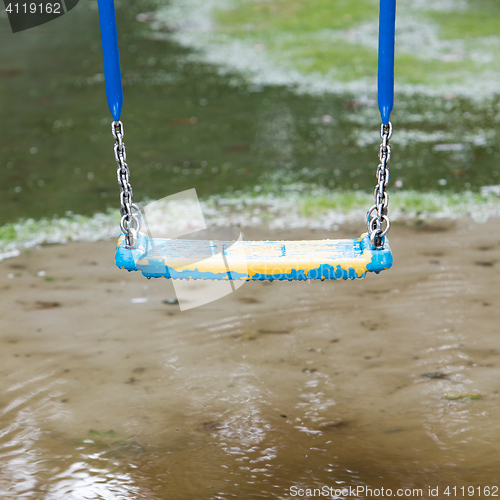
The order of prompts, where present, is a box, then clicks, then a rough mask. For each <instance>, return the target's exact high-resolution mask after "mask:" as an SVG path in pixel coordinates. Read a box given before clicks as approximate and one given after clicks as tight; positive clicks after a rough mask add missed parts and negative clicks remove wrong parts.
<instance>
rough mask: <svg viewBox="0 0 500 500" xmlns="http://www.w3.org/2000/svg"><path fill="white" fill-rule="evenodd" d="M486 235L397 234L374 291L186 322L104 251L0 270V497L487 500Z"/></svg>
mask: <svg viewBox="0 0 500 500" xmlns="http://www.w3.org/2000/svg"><path fill="white" fill-rule="evenodd" d="M360 229H361V228H359V227H352V228H344V229H341V230H340V232H338V233H335V235H336V236H342V237H344V236H352V235H353V234H356V232H358V233H359V230H360ZM498 229H499V227H498V221H491V222H489V223H487V224H485V225H479V226H477V225H473V224H472V223H471V222H470V221H467V220H463V221H460V222H459V223H457V224H453V223H446V222H442V223H440V224H439V225H430V226H429V225H427V226H424V227H422V228H420V229H417V228H404V227H402V226H399V227H395V228H393V234H392V240H391V241H392V247H393V251H394V254H395V257H396V261H395V266H394V268H393V269H392V270H390V271H386V272H384V273H383V274H381V275H380V276H378V277H376V276H369V277H367V278H365V279H364V280H359V281H354V282H324V283H311V284H307V283H273V284H269V283H263V284H259V283H250V284H246V285H244V286H243V287H241V288H240V289H239V290H237V292H236V293H233V294H232V295H230V296H228V297H226V298H225V299H222V300H219V301H217V302H214V303H211V304H208V305H206V306H203V307H200V308H196V309H193V310H190V311H188V312H183V313H181V312H180V311H179V309H178V306H177V305H176V304H175V301H174V300H172V299H173V298H174V297H175V295H174V293H173V289H172V285H171V283H169V282H166V281H165V280H150V281H146V280H145V279H144V278H142V277H141V276H139V275H137V274H135V273H131V274H128V273H124V272H123V271H120V270H118V269H115V268H113V267H112V266H111V261H112V254H113V246H114V244H113V242H99V243H73V244H70V245H66V246H51V247H45V248H41V249H33V250H32V251H31V252H30V253H24V254H23V255H22V256H21V257H19V258H16V259H10V260H8V261H5V262H3V263H1V264H0V266H1V270H0V295H1V304H2V309H1V316H0V323H1V336H0V342H1V349H0V381H1V382H0V387H1V390H0V404H1V407H2V410H1V413H0V429H1V434H0V466H1V470H2V473H1V475H0V496H1V497H2V498H3V499H5V500H14V499H15V500H24V499H36V500H60V499H62V498H64V499H65V500H77V499H78V500H80V499H94V500H98V499H103V500H104V499H106V500H107V499H127V500H128V499H132V498H133V499H147V500H157V499H158V500H159V499H172V500H177V499H186V500H187V499H193V498H196V499H230V498H248V499H254V498H255V499H257V498H290V496H289V495H290V494H291V490H290V488H291V487H293V486H296V487H303V488H313V487H316V488H320V487H322V486H327V487H332V488H340V487H344V486H347V487H349V486H352V487H355V486H360V487H361V486H363V487H365V488H366V487H371V488H381V487H384V488H386V489H387V488H391V489H392V490H393V491H394V493H393V494H394V496H396V489H397V488H411V489H413V488H422V489H423V492H422V494H418V493H415V494H414V493H412V495H413V497H420V498H431V497H430V496H429V494H428V487H429V486H431V487H433V488H435V487H439V495H438V498H443V499H444V498H453V495H452V496H447V495H446V494H445V493H444V492H445V488H446V487H447V486H450V487H454V486H455V487H457V488H461V487H462V486H464V487H469V486H474V487H475V488H477V487H481V488H482V489H481V492H482V494H481V496H485V495H483V493H484V487H485V486H499V484H498V470H499V467H500V463H499V442H500V441H499V439H498V436H499V432H500V429H499V426H498V422H499V419H498V416H499V412H500V406H499V400H498V391H499V389H500V388H499V385H498V369H499V359H500V358H499V356H500V353H499V350H498V339H497V337H498V335H497V334H498V328H497V325H498V307H497V300H498V277H497V274H496V266H497V263H498V261H499V255H500V253H499V252H500V246H499V241H498V237H497V236H495V235H498ZM329 235H330V234H329V233H325V232H320V231H316V232H310V233H309V232H307V233H301V234H297V233H293V232H286V233H282V234H280V235H279V236H280V237H284V238H294V237H295V238H296V237H308V238H314V237H316V238H317V237H324V236H329ZM247 236H248V237H249V238H250V237H261V236H262V234H261V233H259V232H258V231H254V232H253V233H252V234H248V235H247ZM203 286H204V285H203V284H201V285H200V283H199V282H196V283H193V293H201V289H202V288H203ZM200 287H201V288H200ZM284 297H286V298H284ZM492 491H493V490H492ZM474 496H475V497H478V495H477V492H476V493H475V494H474ZM367 497H368V496H367V495H365V494H359V495H355V496H354V498H367ZM464 497H467V495H461V494H460V490H459V493H458V495H457V496H456V498H464ZM326 498H334V497H331V496H330V497H328V496H327V497H326ZM335 498H338V497H335ZM340 498H347V497H346V496H345V495H341V496H340ZM351 498H352V496H351Z"/></svg>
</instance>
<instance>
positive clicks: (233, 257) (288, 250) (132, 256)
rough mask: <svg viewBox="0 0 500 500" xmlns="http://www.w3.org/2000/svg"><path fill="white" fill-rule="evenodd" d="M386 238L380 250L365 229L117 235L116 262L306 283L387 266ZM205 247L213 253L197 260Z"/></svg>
mask: <svg viewBox="0 0 500 500" xmlns="http://www.w3.org/2000/svg"><path fill="white" fill-rule="evenodd" d="M384 238H385V241H384V246H383V248H382V249H376V250H375V249H372V248H371V245H370V239H369V237H368V235H367V234H366V233H365V234H363V235H361V237H359V238H353V239H345V240H316V241H236V242H235V243H233V244H232V245H226V244H225V243H223V242H218V241H199V240H175V239H161V238H148V237H147V236H145V235H143V234H140V235H139V238H138V242H137V245H136V246H135V247H134V248H127V247H126V241H125V235H124V234H122V235H120V238H119V239H118V244H117V250H116V256H115V258H116V265H117V266H118V267H119V268H121V269H126V270H127V271H141V272H142V274H143V275H144V276H145V277H146V278H161V277H163V278H173V279H203V280H245V281H274V280H279V281H284V280H288V281H306V280H309V279H312V280H321V281H323V280H336V279H344V280H347V279H351V280H353V279H356V278H363V277H364V276H365V275H366V273H367V272H374V273H376V274H378V273H380V271H383V270H385V269H389V268H390V267H391V266H392V254H391V249H390V246H389V242H388V240H387V239H386V237H384ZM207 249H209V251H210V252H211V253H212V256H211V257H210V256H209V257H208V258H205V259H203V260H200V256H201V255H203V254H204V253H205V255H206V254H207Z"/></svg>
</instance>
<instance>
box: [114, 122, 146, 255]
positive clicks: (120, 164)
mask: <svg viewBox="0 0 500 500" xmlns="http://www.w3.org/2000/svg"><path fill="white" fill-rule="evenodd" d="M111 132H112V134H113V138H114V139H115V141H116V142H115V146H114V151H115V159H116V167H117V170H116V173H117V177H118V184H119V185H120V204H121V208H120V213H121V219H120V228H121V230H122V232H123V234H124V235H125V241H126V244H127V248H132V247H134V246H135V245H136V244H137V239H138V236H139V229H140V227H141V217H140V214H141V212H140V210H139V207H138V206H137V205H136V204H135V203H133V202H132V186H131V185H130V171H129V169H128V165H127V150H126V149H125V143H124V142H123V136H124V135H125V132H124V127H123V123H122V122H121V121H113V122H112V124H111ZM134 212H135V213H134Z"/></svg>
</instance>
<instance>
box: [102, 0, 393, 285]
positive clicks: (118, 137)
mask: <svg viewBox="0 0 500 500" xmlns="http://www.w3.org/2000/svg"><path fill="white" fill-rule="evenodd" d="M98 5H99V20H100V26H101V38H102V48H103V58H104V75H105V84H106V96H107V101H108V105H109V109H110V111H111V114H112V116H113V122H112V126H111V129H112V133H113V138H114V139H115V146H114V152H115V159H116V162H117V174H118V183H119V184H120V188H121V194H120V201H121V216H122V217H121V220H120V228H121V231H122V234H121V235H120V237H119V239H118V244H117V250H116V256H115V260H116V265H117V266H118V267H119V268H121V269H126V270H128V271H141V272H142V274H143V275H144V276H145V277H147V278H159V277H164V278H172V279H215V280H246V281H264V280H268V281H273V280H289V281H294V280H298V281H303V280H308V279H315V280H325V279H331V280H334V279H339V278H342V279H355V278H363V277H364V276H365V275H366V273H367V272H374V273H376V274H378V273H380V271H383V270H385V269H389V268H390V267H391V266H392V254H391V250H390V247H389V241H388V239H387V236H386V235H387V233H388V231H389V228H390V221H389V218H388V201H389V198H388V195H387V191H386V188H387V184H388V182H389V166H388V164H389V160H390V156H391V147H390V145H389V140H390V138H391V136H392V124H391V122H390V121H389V118H390V114H391V111H392V108H393V103H394V37H395V21H396V0H380V20H379V60H378V106H379V110H380V114H381V118H382V125H381V131H380V135H381V138H382V144H381V145H380V150H379V160H380V163H379V165H378V167H377V185H376V187H375V193H374V194H375V204H374V205H373V206H372V207H371V208H370V209H369V210H368V212H367V229H368V232H367V233H364V234H362V235H361V236H360V237H359V238H353V239H344V240H318V241H236V242H235V243H234V244H232V245H228V244H225V243H224V242H218V241H198V240H192V241H190V240H180V239H163V238H152V237H150V236H147V235H145V234H143V233H141V232H139V231H140V228H141V213H140V210H139V208H138V207H137V205H135V204H134V203H133V201H132V187H131V185H130V181H129V175H130V173H129V169H128V165H127V163H126V159H127V155H126V150H125V144H124V142H123V135H124V129H123V124H122V122H121V121H120V115H121V110H122V103H123V91H122V81H121V72H120V60H119V52H118V36H117V29H116V18H115V9H114V0H98ZM207 250H208V252H209V253H208V254H207ZM200 255H205V256H206V257H208V258H204V259H200ZM210 255H211V256H210Z"/></svg>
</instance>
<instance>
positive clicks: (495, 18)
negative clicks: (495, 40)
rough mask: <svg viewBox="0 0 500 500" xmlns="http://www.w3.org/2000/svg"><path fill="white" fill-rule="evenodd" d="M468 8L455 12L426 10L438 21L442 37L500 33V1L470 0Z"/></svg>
mask: <svg viewBox="0 0 500 500" xmlns="http://www.w3.org/2000/svg"><path fill="white" fill-rule="evenodd" d="M469 5H470V7H471V8H470V9H469V10H466V11H460V10H458V11H455V12H428V13H427V15H428V16H429V17H430V18H431V19H432V20H434V21H436V22H438V24H439V26H440V28H441V35H442V37H443V38H448V39H457V38H473V37H485V36H497V35H498V34H499V33H500V2H499V1H498V0H471V1H470V3H469Z"/></svg>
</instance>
